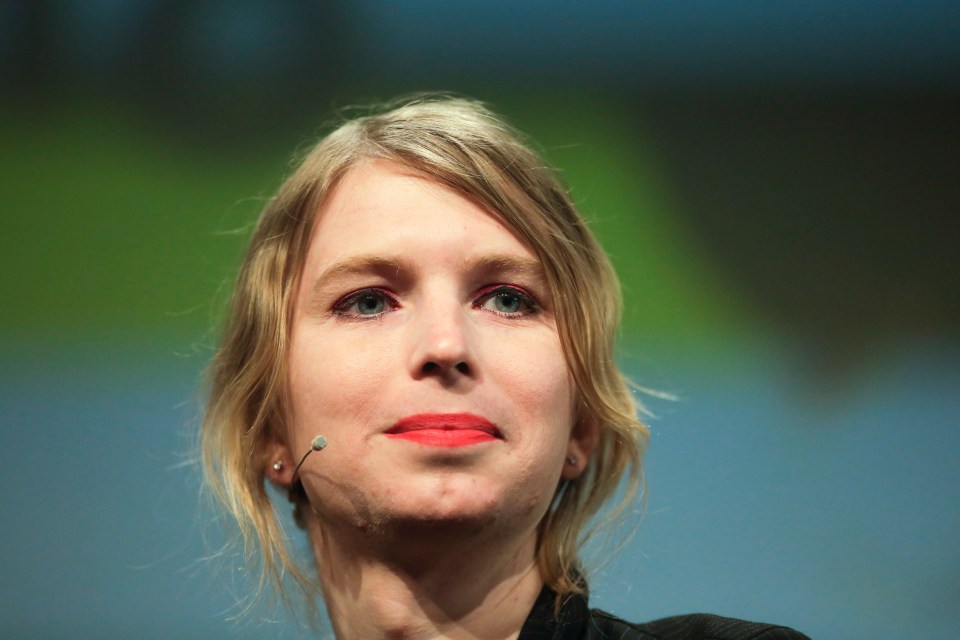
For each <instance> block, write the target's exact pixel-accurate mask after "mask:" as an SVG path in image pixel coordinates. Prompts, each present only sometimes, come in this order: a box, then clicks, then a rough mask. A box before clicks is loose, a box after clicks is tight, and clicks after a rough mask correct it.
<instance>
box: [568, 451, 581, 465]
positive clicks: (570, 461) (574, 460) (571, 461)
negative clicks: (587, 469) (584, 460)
mask: <svg viewBox="0 0 960 640" xmlns="http://www.w3.org/2000/svg"><path fill="white" fill-rule="evenodd" d="M578 462H580V459H579V458H577V456H575V455H573V454H572V453H571V454H570V455H568V456H567V464H569V465H571V466H573V465H576V464H577V463H578Z"/></svg>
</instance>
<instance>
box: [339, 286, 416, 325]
mask: <svg viewBox="0 0 960 640" xmlns="http://www.w3.org/2000/svg"><path fill="white" fill-rule="evenodd" d="M367 296H369V297H372V298H380V299H381V300H382V301H383V303H384V305H385V308H384V310H383V311H381V312H379V313H370V314H366V313H357V312H355V311H350V307H352V306H353V305H355V304H357V303H358V302H360V300H362V299H363V298H364V297H367ZM399 306H400V303H399V302H397V299H396V298H394V297H393V296H392V295H391V294H390V293H388V292H387V291H385V290H383V289H378V288H376V287H370V288H367V289H360V290H359V291H354V292H353V293H350V294H347V295H345V296H344V297H342V298H340V299H339V300H337V302H336V303H334V305H333V313H334V314H335V315H338V316H342V317H344V318H347V319H350V320H369V319H372V318H380V317H382V316H383V315H384V314H386V313H387V311H392V310H393V309H396V308H398V307H399Z"/></svg>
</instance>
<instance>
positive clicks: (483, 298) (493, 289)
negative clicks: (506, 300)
mask: <svg viewBox="0 0 960 640" xmlns="http://www.w3.org/2000/svg"><path fill="white" fill-rule="evenodd" d="M504 294H507V295H511V296H515V297H516V298H518V299H519V300H520V302H521V303H522V304H523V305H524V306H525V307H526V308H525V309H523V310H521V311H514V312H506V311H498V310H496V309H486V310H487V311H489V312H490V313H493V314H494V315H497V316H500V317H502V318H522V317H524V316H528V315H532V314H535V313H538V312H539V311H540V310H541V308H540V305H539V304H538V303H537V301H536V299H535V298H534V297H533V296H532V295H530V294H529V293H527V291H525V290H524V289H521V288H520V287H516V286H513V285H507V284H495V285H490V286H488V287H484V288H483V289H481V290H480V291H478V292H477V293H476V294H475V295H474V297H473V300H472V301H471V306H472V307H473V308H474V309H483V308H484V305H485V304H486V303H487V302H489V301H490V300H494V299H495V298H496V297H497V296H500V295H504ZM365 297H371V298H379V299H380V300H381V301H382V302H383V303H384V305H385V308H384V310H383V311H380V312H378V313H370V314H366V313H358V312H356V311H351V310H350V308H351V307H352V306H353V305H355V304H357V303H359V302H360V301H361V300H363V299H364V298H365ZM399 307H400V303H399V302H398V301H397V299H396V298H395V297H393V295H392V294H390V293H389V292H387V291H385V290H384V289H379V288H376V287H369V288H366V289H360V290H358V291H354V292H353V293H349V294H347V295H346V296H344V297H342V298H340V299H339V300H337V302H336V303H335V304H334V305H333V313H334V314H335V315H338V316H341V317H344V318H347V319H350V320H370V319H373V318H380V317H382V316H383V315H385V314H386V313H388V311H392V310H394V309H397V308H399Z"/></svg>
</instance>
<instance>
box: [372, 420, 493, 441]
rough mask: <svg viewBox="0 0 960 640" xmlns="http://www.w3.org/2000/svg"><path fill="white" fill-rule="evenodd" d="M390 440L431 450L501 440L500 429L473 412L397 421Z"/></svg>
mask: <svg viewBox="0 0 960 640" xmlns="http://www.w3.org/2000/svg"><path fill="white" fill-rule="evenodd" d="M386 436H387V437H388V438H397V439H403V440H410V441H412V442H416V443H419V444H422V445H425V446H428V447H465V446H467V445H471V444H479V443H481V442H490V441H491V440H498V439H501V438H502V437H503V436H502V435H501V433H500V430H499V429H497V427H496V426H494V424H493V423H492V422H490V421H489V420H487V419H486V418H482V417H480V416H475V415H473V414H472V413H421V414H418V415H415V416H407V417H406V418H401V419H400V420H397V423H396V424H395V425H393V426H392V427H390V428H389V429H388V430H387V431H386Z"/></svg>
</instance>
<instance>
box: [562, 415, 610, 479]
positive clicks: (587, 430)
mask: <svg viewBox="0 0 960 640" xmlns="http://www.w3.org/2000/svg"><path fill="white" fill-rule="evenodd" d="M598 442H600V428H599V427H598V426H597V425H596V424H594V422H593V421H592V420H589V421H588V420H584V419H581V420H579V421H578V422H577V424H575V425H573V429H572V430H571V431H570V442H568V443H567V455H566V458H565V459H564V461H563V471H561V473H560V477H561V478H563V479H564V480H576V479H577V478H579V477H580V476H581V475H582V474H583V470H584V469H586V468H587V463H589V462H590V456H592V455H593V451H594V449H596V448H597V443H598Z"/></svg>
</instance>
